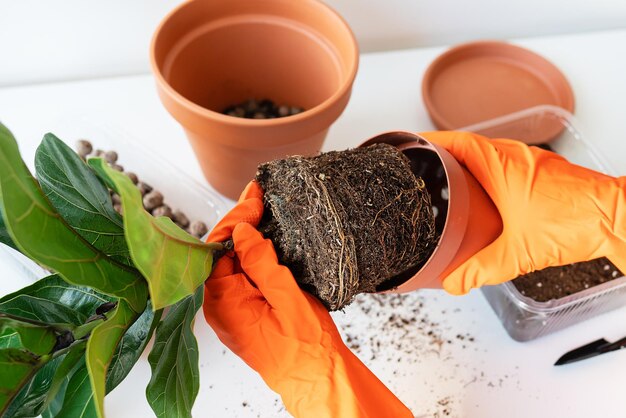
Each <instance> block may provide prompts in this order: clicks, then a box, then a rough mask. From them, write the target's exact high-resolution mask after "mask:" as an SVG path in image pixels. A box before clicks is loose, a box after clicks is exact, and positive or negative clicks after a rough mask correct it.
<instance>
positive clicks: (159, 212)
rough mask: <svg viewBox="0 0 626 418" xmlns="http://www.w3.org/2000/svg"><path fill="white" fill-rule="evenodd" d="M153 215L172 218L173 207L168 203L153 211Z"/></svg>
mask: <svg viewBox="0 0 626 418" xmlns="http://www.w3.org/2000/svg"><path fill="white" fill-rule="evenodd" d="M152 216H154V217H159V216H166V217H168V218H171V217H172V209H171V208H170V207H169V206H167V205H161V206H159V207H158V208H156V209H154V210H153V211H152Z"/></svg>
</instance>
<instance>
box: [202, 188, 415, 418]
mask: <svg viewBox="0 0 626 418" xmlns="http://www.w3.org/2000/svg"><path fill="white" fill-rule="evenodd" d="M262 197H263V192H262V190H261V188H260V187H259V186H258V185H257V183H255V182H252V183H250V184H249V185H248V187H247V188H246V190H245V191H244V192H243V194H242V195H241V198H240V200H239V203H238V204H237V206H236V207H235V208H234V209H233V210H232V211H231V212H229V213H228V214H227V215H226V217H225V218H224V219H223V220H222V221H221V222H220V223H219V224H218V225H217V226H216V227H215V229H214V230H213V231H212V232H211V234H210V235H209V237H208V239H207V240H208V241H212V242H220V241H224V240H226V239H228V238H230V237H231V236H232V239H233V243H234V252H231V253H230V254H226V255H225V256H223V257H222V258H221V259H220V260H219V261H218V262H217V264H216V266H215V268H214V270H213V273H212V274H211V277H210V278H209V279H208V280H207V281H206V283H205V286H206V291H205V298H204V306H203V308H204V315H205V318H206V320H207V322H208V323H209V324H210V325H211V327H212V328H213V330H215V332H216V334H217V336H218V337H219V339H220V340H221V341H222V342H223V343H224V344H225V345H226V346H227V347H228V348H230V349H231V350H232V351H233V352H234V353H235V354H237V355H238V356H239V357H241V358H242V359H243V360H244V361H245V362H246V363H247V364H248V365H249V366H250V367H252V368H253V369H254V370H256V371H257V372H258V373H259V374H260V375H261V377H262V378H263V380H265V382H266V383H267V385H268V386H269V387H270V388H272V389H273V390H274V391H276V392H277V393H279V394H280V395H281V397H282V400H283V403H284V404H285V408H286V409H287V411H289V412H290V413H291V414H293V415H294V416H296V417H298V418H302V417H311V418H323V417H333V418H358V417H372V418H374V417H376V418H379V417H412V416H413V415H412V414H411V412H410V411H409V409H408V408H407V407H405V406H404V405H403V404H402V403H401V402H400V401H399V400H398V399H397V398H396V397H395V396H394V395H393V394H392V393H391V392H390V391H389V389H387V388H386V387H385V385H384V384H383V383H382V382H380V380H378V379H377V378H376V376H374V374H372V372H370V371H369V370H368V369H367V368H366V367H365V365H364V364H363V363H361V361H360V360H359V359H358V358H357V357H356V356H355V355H354V354H353V353H352V352H351V351H350V350H349V349H348V348H347V347H346V346H345V344H344V343H343V341H342V340H341V337H340V335H339V332H338V331H337V328H336V327H335V324H334V323H333V321H332V319H331V317H330V315H329V314H328V312H327V311H326V309H325V308H324V306H323V305H322V304H321V303H320V302H319V301H318V300H317V299H315V298H314V297H313V296H311V295H309V294H307V293H305V292H303V291H302V290H300V288H299V287H298V285H297V283H296V281H295V279H294V277H293V276H292V274H291V272H290V271H289V269H288V268H287V267H285V266H282V265H280V264H278V259H277V256H276V252H275V251H274V247H273V245H272V243H271V241H269V240H266V239H263V237H262V236H261V234H260V233H259V232H258V231H257V230H256V229H255V226H256V225H258V223H259V221H260V219H261V215H262V213H263V202H262Z"/></svg>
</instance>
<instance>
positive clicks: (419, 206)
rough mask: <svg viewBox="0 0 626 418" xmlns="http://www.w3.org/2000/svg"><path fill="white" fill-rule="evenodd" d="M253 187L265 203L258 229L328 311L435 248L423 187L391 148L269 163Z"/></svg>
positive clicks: (417, 261)
mask: <svg viewBox="0 0 626 418" xmlns="http://www.w3.org/2000/svg"><path fill="white" fill-rule="evenodd" d="M257 181H258V182H259V183H260V185H261V186H262V187H263V189H264V191H265V205H266V210H265V213H264V219H263V221H262V223H261V225H260V227H259V229H260V230H261V231H262V232H263V233H264V235H265V236H266V237H268V238H270V239H271V240H272V241H273V243H274V245H275V247H276V251H277V253H278V256H279V259H280V261H281V262H282V263H283V264H285V265H287V266H288V267H289V268H290V269H291V271H292V273H293V274H294V276H295V277H296V280H297V281H298V283H299V284H300V286H301V287H302V288H304V289H305V290H307V291H309V292H310V293H312V294H314V295H315V296H317V297H318V298H319V299H320V300H321V301H322V302H323V303H324V304H325V305H326V307H327V308H328V309H329V310H338V309H341V308H342V307H344V306H346V305H347V304H349V303H350V302H351V301H352V299H353V297H354V296H355V295H357V294H359V293H368V292H374V291H375V290H376V287H377V286H378V285H379V284H381V283H382V282H384V281H385V280H387V279H389V278H390V277H393V276H396V275H397V274H399V273H401V272H403V271H405V270H407V269H408V268H410V267H413V266H415V265H418V264H420V263H423V262H424V261H425V260H426V259H428V257H429V256H430V254H431V253H432V251H433V250H434V248H435V245H436V242H437V234H436V232H435V217H434V214H433V210H432V204H431V197H430V195H429V193H428V192H427V190H426V185H425V183H424V181H423V180H422V179H421V178H417V177H416V176H415V175H413V172H412V171H411V167H410V163H409V160H408V159H407V158H406V157H405V156H404V155H403V154H402V153H401V152H400V151H398V150H397V149H396V148H395V147H392V146H390V145H386V144H376V145H372V146H370V147H365V148H357V149H354V150H348V151H339V152H328V153H326V154H322V155H320V156H317V157H308V158H307V157H300V156H295V157H290V158H287V159H283V160H276V161H272V162H269V163H266V164H263V165H261V166H260V167H259V171H258V172H257Z"/></svg>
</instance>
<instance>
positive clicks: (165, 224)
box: [87, 158, 221, 309]
mask: <svg viewBox="0 0 626 418" xmlns="http://www.w3.org/2000/svg"><path fill="white" fill-rule="evenodd" d="M87 163H88V164H89V166H91V167H92V168H93V169H94V170H95V171H96V172H97V173H98V174H99V175H100V176H101V177H102V178H103V179H104V180H105V182H106V183H107V184H111V185H112V186H113V187H114V189H115V190H117V192H118V193H119V194H120V196H121V199H122V205H123V209H124V230H125V233H126V242H127V243H128V247H129V248H130V253H131V256H132V258H133V261H134V262H135V266H136V267H137V268H138V269H139V271H141V273H142V274H143V275H144V277H145V278H146V280H147V281H148V287H149V288H150V297H151V298H152V304H153V307H154V309H161V308H164V307H166V306H169V305H172V304H174V303H176V302H178V301H179V300H181V299H183V298H184V297H186V296H188V295H191V294H193V292H194V291H195V290H196V289H197V288H198V287H199V286H200V285H201V284H202V283H204V281H205V280H206V278H207V277H209V274H210V273H211V267H212V263H213V251H214V250H217V249H221V245H220V244H205V243H203V242H202V241H200V240H198V239H197V238H194V237H192V236H191V235H189V234H187V233H186V232H185V231H183V230H182V229H180V228H179V227H178V226H176V224H174V222H172V220H171V219H169V218H166V217H159V218H155V217H153V216H152V215H150V214H149V213H148V212H146V210H145V209H144V208H143V205H142V200H141V193H140V192H139V190H138V189H137V187H135V185H134V184H133V183H132V181H130V179H129V178H128V177H126V176H125V175H124V174H122V173H120V172H118V171H115V170H113V169H112V168H110V167H109V166H108V165H107V164H106V163H105V162H104V160H102V159H101V158H91V159H89V160H88V162H87Z"/></svg>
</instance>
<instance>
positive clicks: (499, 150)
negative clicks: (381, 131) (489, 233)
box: [421, 132, 626, 294]
mask: <svg viewBox="0 0 626 418" xmlns="http://www.w3.org/2000/svg"><path fill="white" fill-rule="evenodd" d="M421 135H423V136H424V138H426V139H427V140H429V141H432V142H433V143H435V144H438V145H440V146H442V147H444V148H446V149H447V150H448V151H449V152H450V153H451V154H452V155H453V156H454V157H455V158H456V159H457V161H459V163H461V164H462V165H464V166H465V167H466V168H467V169H468V170H469V171H470V172H471V173H472V175H473V176H474V177H476V180H478V182H479V183H480V184H481V185H482V187H483V188H484V189H485V191H486V192H487V194H488V195H489V196H490V197H491V200H492V201H493V203H494V204H495V205H496V207H497V208H498V211H499V212H500V215H501V216H502V222H503V231H502V234H501V235H500V237H498V238H497V239H496V240H495V241H494V242H493V243H491V244H490V245H488V246H487V247H485V248H484V249H482V250H481V251H480V252H478V253H477V254H476V255H474V256H473V257H472V258H470V259H469V260H467V261H466V262H465V263H464V264H462V265H460V266H459V267H458V268H456V269H455V270H454V271H453V272H452V273H451V274H450V275H449V276H448V277H446V278H444V281H443V287H444V289H445V290H447V291H448V292H449V293H452V294H464V293H467V292H468V291H469V290H470V289H472V288H476V287H480V286H482V285H485V284H498V283H502V282H505V281H508V280H511V279H514V278H516V277H517V276H519V275H521V274H525V273H529V272H532V271H535V270H541V269H543V268H546V267H552V266H562V265H566V264H570V263H575V262H580V261H588V260H592V259H594V258H599V257H608V258H609V259H610V260H611V261H612V262H613V263H614V264H615V265H616V266H617V267H618V268H619V269H620V270H621V271H622V272H625V273H626V177H620V178H614V177H610V176H607V175H604V174H601V173H598V172H595V171H592V170H589V169H586V168H583V167H580V166H577V165H573V164H571V163H569V162H567V160H566V159H565V158H563V157H561V156H559V155H557V154H555V153H552V152H549V151H544V150H542V149H540V148H537V147H528V146H527V145H525V144H523V143H521V142H519V141H513V140H508V139H493V140H489V139H487V138H485V137H482V136H480V135H475V134H471V133H467V132H427V133H423V134H421Z"/></svg>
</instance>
